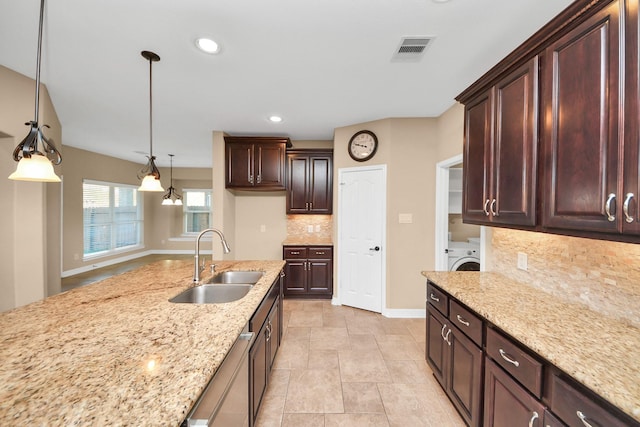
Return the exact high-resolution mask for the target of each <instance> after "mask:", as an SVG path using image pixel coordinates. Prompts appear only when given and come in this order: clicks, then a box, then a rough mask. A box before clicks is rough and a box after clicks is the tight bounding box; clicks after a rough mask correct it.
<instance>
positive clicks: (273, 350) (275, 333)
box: [267, 299, 281, 376]
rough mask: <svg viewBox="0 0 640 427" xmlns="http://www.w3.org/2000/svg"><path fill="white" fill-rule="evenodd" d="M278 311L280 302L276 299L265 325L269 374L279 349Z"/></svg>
mask: <svg viewBox="0 0 640 427" xmlns="http://www.w3.org/2000/svg"><path fill="white" fill-rule="evenodd" d="M280 310H281V307H280V300H279V299H277V300H276V302H275V303H274V304H273V308H272V309H271V313H270V314H269V318H268V320H267V324H268V325H269V334H268V336H267V339H268V344H269V345H268V352H269V355H268V358H267V362H268V366H269V368H268V371H269V374H270V373H271V367H272V366H273V362H274V361H275V359H276V354H277V353H278V348H279V347H280V341H279V337H280V323H279V321H278V318H279V317H280ZM269 374H267V376H269Z"/></svg>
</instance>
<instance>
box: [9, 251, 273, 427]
mask: <svg viewBox="0 0 640 427" xmlns="http://www.w3.org/2000/svg"><path fill="white" fill-rule="evenodd" d="M216 264H217V266H218V273H219V272H222V271H225V270H263V271H265V275H264V276H263V277H262V279H260V281H259V282H258V283H257V284H256V285H255V286H254V287H253V288H252V289H251V290H250V291H249V293H248V294H247V295H246V296H245V297H244V298H242V299H240V300H238V301H234V302H231V303H226V304H174V303H170V302H169V301H168V299H169V298H171V297H173V296H174V295H176V294H178V293H179V292H181V291H182V290H184V289H186V288H188V287H190V286H192V275H193V261H187V260H184V261H159V262H156V263H153V264H149V265H147V266H144V267H141V268H139V269H137V270H134V271H130V272H127V273H123V274H120V275H117V276H113V277H111V278H109V279H106V280H103V281H101V282H98V283H94V284H91V285H88V286H84V287H82V288H77V289H73V290H71V291H68V292H64V293H62V294H58V295H55V296H52V297H49V298H46V299H44V300H42V301H39V302H35V303H33V304H29V305H27V306H24V307H20V308H16V309H14V310H11V311H8V312H4V313H0V342H1V343H2V344H1V345H0V361H1V363H0V425H43V426H44V425H56V426H57V425H60V426H62V425H64V426H67V425H96V426H97V425H136V426H147V425H148V426H151V425H153V426H171V425H174V426H178V425H180V423H181V422H182V421H183V419H184V418H185V417H186V415H187V413H188V411H189V410H190V408H191V406H192V405H193V404H194V402H195V400H196V399H197V398H198V396H199V395H200V393H201V392H202V391H203V390H204V388H205V386H206V385H207V383H208V381H209V380H210V378H211V377H212V376H213V374H214V373H215V371H216V369H217V368H218V366H219V365H220V363H221V362H222V360H223V359H224V357H225V355H226V353H227V351H228V350H229V349H230V348H231V346H232V345H233V343H234V342H235V340H236V339H237V337H238V336H239V334H240V332H241V331H242V329H243V328H244V326H245V324H246V323H247V322H248V321H249V319H250V317H251V316H252V314H253V312H254V311H255V310H256V308H257V307H258V305H259V304H260V302H261V301H262V298H263V297H264V295H265V294H266V293H267V291H268V290H269V288H270V286H271V284H272V283H273V281H274V280H275V279H276V278H277V277H278V274H279V272H280V270H281V269H282V267H283V266H284V262H283V261H218V262H216ZM207 278H208V276H205V279H207Z"/></svg>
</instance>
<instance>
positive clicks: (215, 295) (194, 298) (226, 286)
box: [169, 271, 264, 304]
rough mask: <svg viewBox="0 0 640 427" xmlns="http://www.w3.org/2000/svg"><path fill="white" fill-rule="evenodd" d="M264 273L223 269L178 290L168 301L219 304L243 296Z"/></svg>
mask: <svg viewBox="0 0 640 427" xmlns="http://www.w3.org/2000/svg"><path fill="white" fill-rule="evenodd" d="M263 275H264V273H263V272H262V271H225V272H223V273H220V274H218V275H216V276H213V277H212V278H211V279H209V281H207V282H206V283H204V284H202V285H198V286H194V287H192V288H189V289H187V290H185V291H183V292H180V293H179V294H178V295H176V296H175V297H173V298H171V299H170V300H169V302H173V303H189V304H221V303H225V302H232V301H236V300H239V299H240V298H242V297H244V296H245V295H246V294H247V293H249V291H250V290H251V288H252V287H253V285H255V284H256V283H257V282H258V280H260V278H261V277H262V276H263Z"/></svg>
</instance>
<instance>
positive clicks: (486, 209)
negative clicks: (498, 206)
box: [482, 199, 491, 216]
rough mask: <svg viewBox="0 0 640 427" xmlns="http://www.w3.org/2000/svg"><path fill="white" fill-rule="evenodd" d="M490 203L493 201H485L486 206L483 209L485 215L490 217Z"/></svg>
mask: <svg viewBox="0 0 640 427" xmlns="http://www.w3.org/2000/svg"><path fill="white" fill-rule="evenodd" d="M490 201H491V200H489V199H487V200H485V201H484V206H483V207H482V210H483V211H484V214H485V215H486V216H489V202H490Z"/></svg>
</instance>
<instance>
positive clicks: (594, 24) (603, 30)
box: [456, 0, 640, 242]
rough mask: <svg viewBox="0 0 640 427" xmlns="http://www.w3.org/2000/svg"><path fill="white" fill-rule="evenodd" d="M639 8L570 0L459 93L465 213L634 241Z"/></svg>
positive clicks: (639, 231)
mask: <svg viewBox="0 0 640 427" xmlns="http://www.w3.org/2000/svg"><path fill="white" fill-rule="evenodd" d="M638 6H639V1H638V0H627V1H622V0H576V1H575V2H573V3H572V4H571V5H570V6H569V7H568V8H567V9H565V10H564V11H563V12H562V13H561V14H559V15H558V16H557V17H556V18H554V19H553V20H552V21H551V22H549V23H548V24H547V25H546V26H544V27H543V28H542V29H541V30H540V31H539V32H537V33H536V34H534V35H533V36H532V37H531V38H529V39H528V40H527V41H526V42H525V43H523V44H522V45H521V46H520V47H518V48H517V49H516V50H515V51H514V52H512V53H511V54H510V55H509V56H507V57H506V58H505V59H504V60H502V61H501V62H500V63H498V64H497V65H496V66H495V67H494V68H492V69H491V70H490V71H489V72H487V73H486V74H485V75H484V76H483V77H482V78H480V79H479V80H478V81H477V82H475V83H474V84H473V85H472V86H470V87H469V88H468V89H466V90H465V91H464V92H463V93H462V94H460V95H459V96H458V97H457V98H456V99H457V100H458V101H460V102H462V103H463V104H464V105H465V146H464V156H465V158H464V162H465V163H464V167H465V183H464V190H463V203H464V204H463V217H464V220H465V222H472V223H477V224H487V225H502V226H509V227H516V228H525V229H530V230H536V231H546V232H555V233H562V234H571V235H578V236H585V237H595V238H607V239H614V240H623V241H633V242H637V241H638V235H640V224H639V221H640V205H639V203H638V197H640V179H639V175H640V173H639V170H640V167H639V165H640V148H639V147H640V124H639V121H640V72H639V65H638V64H639V62H640V54H639V52H640V42H639V37H640V36H639V34H640V22H639V20H640V17H639V12H638ZM536 58H538V59H537V60H536ZM514 70H515V71H514ZM538 73H539V76H540V77H539V79H540V81H539V82H538V77H537V76H538ZM525 76H526V77H525ZM500 92H502V93H500ZM538 123H539V125H540V126H539V129H538V128H537V124H538ZM538 142H540V147H539V148H538ZM536 159H537V162H536ZM505 171H506V172H505ZM536 182H537V185H536ZM536 187H537V188H536ZM518 193H519V194H518ZM536 213H537V214H538V215H539V218H538V219H536Z"/></svg>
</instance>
